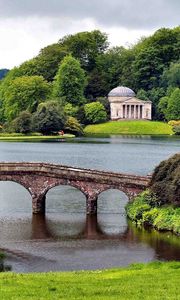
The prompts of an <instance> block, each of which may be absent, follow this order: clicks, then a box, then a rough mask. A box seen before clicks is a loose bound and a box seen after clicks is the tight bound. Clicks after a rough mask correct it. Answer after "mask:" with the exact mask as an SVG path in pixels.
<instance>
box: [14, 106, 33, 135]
mask: <svg viewBox="0 0 180 300" xmlns="http://www.w3.org/2000/svg"><path fill="white" fill-rule="evenodd" d="M11 128H12V130H13V131H14V132H19V133H25V134H26V133H29V132H31V130H32V115H31V113H29V112H28V111H22V112H21V113H20V114H19V116H18V117H17V118H16V119H14V120H13V121H12V123H11Z"/></svg>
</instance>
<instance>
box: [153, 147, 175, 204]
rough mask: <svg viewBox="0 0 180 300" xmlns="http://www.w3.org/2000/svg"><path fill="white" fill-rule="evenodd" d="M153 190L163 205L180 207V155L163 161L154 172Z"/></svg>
mask: <svg viewBox="0 0 180 300" xmlns="http://www.w3.org/2000/svg"><path fill="white" fill-rule="evenodd" d="M151 190H152V191H153V193H155V194H156V197H157V198H158V201H160V202H161V204H164V203H173V204H176V205H180V154H178V153H177V154H175V155H174V156H172V157H170V158H169V159H167V160H165V161H162V162H161V163H160V164H159V165H158V166H157V167H156V168H155V170H154V173H153V175H152V179H151Z"/></svg>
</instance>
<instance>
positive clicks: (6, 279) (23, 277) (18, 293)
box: [0, 262, 180, 300]
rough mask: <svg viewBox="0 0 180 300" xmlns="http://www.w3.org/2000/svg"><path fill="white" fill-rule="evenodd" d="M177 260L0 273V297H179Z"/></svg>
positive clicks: (8, 299)
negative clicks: (108, 267) (95, 268)
mask: <svg viewBox="0 0 180 300" xmlns="http://www.w3.org/2000/svg"><path fill="white" fill-rule="evenodd" d="M179 281H180V263H175V262H171V263H158V262H157V263H151V264H148V265H143V264H137V265H134V266H132V267H129V268H122V269H115V270H105V271H91V272H86V271H85V272H84V271H81V272H64V273H62V272H61V273H43V274H42V273H40V274H13V273H9V274H8V273H1V274H0V299H1V300H11V299H13V300H16V299H20V300H25V299H32V300H33V299H38V300H46V299H49V300H52V299H58V300H59V299H86V300H88V299H91V300H92V299H96V300H98V299H103V300H104V299H107V300H111V299H123V300H126V299H128V300H129V299H132V300H137V299H138V300H140V299H143V300H144V299H149V300H155V299H159V300H162V299H163V300H165V299H170V300H175V299H176V300H178V299H180V285H179Z"/></svg>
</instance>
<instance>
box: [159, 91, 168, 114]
mask: <svg viewBox="0 0 180 300" xmlns="http://www.w3.org/2000/svg"><path fill="white" fill-rule="evenodd" d="M168 101H169V97H167V96H165V97H162V98H161V99H160V101H159V103H158V109H159V111H160V112H161V113H162V114H163V116H164V118H165V119H166V116H167V107H168Z"/></svg>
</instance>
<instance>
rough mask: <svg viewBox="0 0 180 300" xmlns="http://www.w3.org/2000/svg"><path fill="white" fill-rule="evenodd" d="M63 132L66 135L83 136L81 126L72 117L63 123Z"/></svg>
mask: <svg viewBox="0 0 180 300" xmlns="http://www.w3.org/2000/svg"><path fill="white" fill-rule="evenodd" d="M65 130H66V131H67V132H68V133H72V134H75V135H78V136H80V135H83V129H82V126H81V125H80V124H79V122H78V120H77V119H76V118H73V117H69V118H68V119H67V121H66V123H65Z"/></svg>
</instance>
